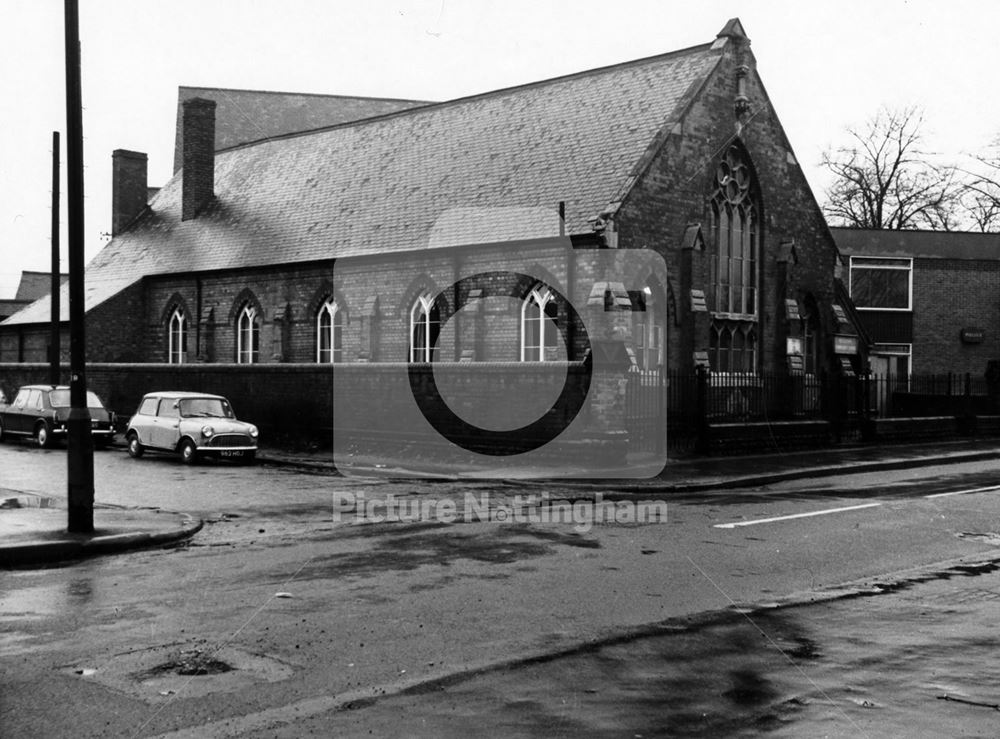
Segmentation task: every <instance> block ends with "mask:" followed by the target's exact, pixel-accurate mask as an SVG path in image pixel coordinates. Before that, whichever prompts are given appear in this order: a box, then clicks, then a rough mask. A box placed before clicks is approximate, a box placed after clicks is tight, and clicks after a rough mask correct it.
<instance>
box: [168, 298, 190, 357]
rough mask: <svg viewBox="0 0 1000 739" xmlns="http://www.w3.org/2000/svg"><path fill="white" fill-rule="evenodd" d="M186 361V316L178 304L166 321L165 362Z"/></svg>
mask: <svg viewBox="0 0 1000 739" xmlns="http://www.w3.org/2000/svg"><path fill="white" fill-rule="evenodd" d="M186 361H187V317H186V316H185V315H184V309H183V308H181V307H180V306H177V307H175V308H174V310H173V312H172V313H171V314H170V320H169V321H168V322H167V362H169V363H170V364H184V362H186Z"/></svg>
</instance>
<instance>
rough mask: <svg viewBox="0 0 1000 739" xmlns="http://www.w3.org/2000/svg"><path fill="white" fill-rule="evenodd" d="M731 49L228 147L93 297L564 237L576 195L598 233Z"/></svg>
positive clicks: (100, 271) (127, 248)
mask: <svg viewBox="0 0 1000 739" xmlns="http://www.w3.org/2000/svg"><path fill="white" fill-rule="evenodd" d="M722 54H723V52H722V50H721V48H720V47H719V45H718V44H715V45H714V46H713V45H710V44H705V45H702V46H696V47H692V48H690V49H685V50H682V51H677V52H673V53H670V54H664V55H661V56H655V57H650V58H647V59H641V60H638V61H635V62H629V63H625V64H619V65H615V66H610V67H604V68H601V69H595V70H592V71H589V72H582V73H578V74H573V75H569V76H565V77H558V78H555V79H550V80H546V81H543V82H536V83H532V84H529V85H524V86H521V87H513V88H508V89H503V90H498V91H495V92H490V93H485V94H481V95H475V96H472V97H468V98H461V99H458V100H454V101H450V102H446V103H438V104H434V105H426V106H423V107H418V108H414V109H410V110H407V111H403V112H399V113H393V114H389V115H385V116H382V117H378V118H369V119H366V120H363V121H357V122H354V123H347V124H343V125H339V126H334V127H331V128H328V129H324V130H319V131H313V132H309V133H307V134H298V135H289V136H285V137H279V138H272V139H270V140H267V141H262V142H259V143H255V144H251V145H246V146H241V147H237V148H234V149H229V150H226V151H224V152H221V153H218V154H217V155H216V161H215V194H216V199H215V201H214V202H213V203H212V204H211V205H210V206H208V207H207V208H206V209H205V210H204V211H203V212H201V213H199V215H198V217H197V218H195V219H193V220H188V221H183V222H182V221H181V217H180V210H181V208H180V205H181V176H180V175H179V174H177V175H175V176H174V177H173V178H172V179H171V180H170V182H168V183H167V184H166V185H165V186H164V187H163V188H162V189H161V190H160V192H159V193H158V194H157V195H156V197H155V198H154V199H153V200H152V202H151V203H150V209H149V212H148V213H147V214H146V215H144V216H142V217H140V218H139V219H137V221H136V222H135V223H134V225H133V226H132V227H131V228H130V229H129V230H127V231H125V232H123V233H121V234H119V235H118V236H116V237H115V238H114V239H113V240H112V241H111V242H110V243H109V244H108V245H107V246H106V247H105V248H104V249H103V250H102V251H101V252H100V253H99V254H98V255H97V256H96V257H95V258H94V259H93V261H92V262H91V263H90V264H89V265H88V268H87V279H86V291H87V298H86V307H87V310H90V309H91V308H93V307H94V306H96V305H98V304H100V303H101V302H103V301H104V300H107V299H108V298H110V297H111V296H113V295H115V294H116V293H118V292H120V291H121V290H123V289H124V288H125V287H127V286H128V285H130V284H132V283H134V282H136V281H138V280H139V279H140V278H141V277H142V276H143V275H151V274H165V273H177V272H189V271H201V270H215V269H229V268H236V267H247V266H266V265H269V264H284V263H294V262H306V261H314V260H322V259H331V258H334V257H337V258H342V257H351V256H361V255H377V254H386V253H397V252H408V251H413V250H420V249H427V248H433V247H443V246H452V245H461V244H471V243H479V242H487V241H506V240H514V239H522V238H535V237H545V236H557V235H559V233H560V229H559V225H560V224H559V219H558V204H559V203H560V201H563V202H565V213H566V215H565V230H566V233H568V234H579V233H588V232H590V231H591V230H592V228H591V220H592V219H593V217H594V216H596V215H598V214H599V213H601V212H605V211H608V210H609V208H611V209H613V204H614V203H616V202H618V201H620V200H621V199H622V197H623V196H624V194H626V193H627V192H628V189H629V188H630V187H631V184H632V183H633V182H634V179H635V177H636V175H638V174H639V172H638V171H637V168H638V167H639V166H641V164H642V163H643V162H644V161H645V155H646V153H647V151H648V150H649V149H650V147H654V146H656V145H658V144H659V142H661V141H662V140H663V137H664V135H665V132H667V131H669V130H670V129H671V128H672V127H673V125H674V124H675V123H676V122H677V121H678V120H680V118H681V117H682V116H683V114H684V112H685V111H686V110H687V108H688V106H689V105H690V103H691V101H692V99H693V97H694V95H695V93H697V92H698V91H699V90H700V89H701V88H702V86H703V85H704V83H705V81H706V80H707V78H708V76H709V75H710V74H711V72H712V71H713V69H715V67H716V65H717V64H718V62H719V60H720V59H721V58H722ZM588 219H590V220H588ZM63 305H64V306H65V305H67V303H65V302H64V303H63ZM48 310H49V309H48V306H47V300H45V301H41V302H39V303H35V304H34V305H32V306H30V307H29V308H27V309H25V310H24V311H21V312H20V313H18V314H17V315H16V316H13V317H12V318H10V319H8V321H7V323H8V324H10V323H37V322H43V321H47V320H48Z"/></svg>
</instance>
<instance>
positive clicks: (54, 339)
mask: <svg viewBox="0 0 1000 739" xmlns="http://www.w3.org/2000/svg"><path fill="white" fill-rule="evenodd" d="M51 268H52V281H51V286H52V287H51V289H50V291H49V305H50V307H51V309H52V310H51V316H52V325H51V330H50V332H49V384H50V385H58V384H59V352H60V350H61V348H60V346H59V344H60V340H59V307H60V306H59V290H60V288H61V287H62V280H61V279H60V277H61V275H60V273H59V132H58V131H53V132H52V267H51Z"/></svg>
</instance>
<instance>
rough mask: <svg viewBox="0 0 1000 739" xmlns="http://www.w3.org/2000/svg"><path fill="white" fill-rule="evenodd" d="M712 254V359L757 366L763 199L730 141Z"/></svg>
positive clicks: (748, 368) (715, 203)
mask: <svg viewBox="0 0 1000 739" xmlns="http://www.w3.org/2000/svg"><path fill="white" fill-rule="evenodd" d="M711 207H712V226H713V235H714V243H713V245H712V247H711V250H710V258H709V269H710V272H711V274H710V276H709V286H708V287H709V290H708V293H709V300H708V303H709V310H710V311H711V313H712V332H711V337H710V341H709V348H710V352H709V361H710V363H711V365H712V369H713V370H716V371H720V372H754V371H756V369H757V323H758V285H759V271H760V265H759V262H760V222H761V221H760V213H759V208H760V204H759V199H758V197H757V190H756V187H755V185H754V178H753V174H752V171H751V168H750V164H749V162H748V161H747V159H746V156H745V154H744V153H743V150H742V149H741V148H740V147H738V146H735V145H734V146H730V147H729V149H728V150H727V151H726V153H725V155H724V156H723V157H722V159H721V160H720V161H719V163H718V166H717V167H716V171H715V190H714V193H713V195H712V206H711Z"/></svg>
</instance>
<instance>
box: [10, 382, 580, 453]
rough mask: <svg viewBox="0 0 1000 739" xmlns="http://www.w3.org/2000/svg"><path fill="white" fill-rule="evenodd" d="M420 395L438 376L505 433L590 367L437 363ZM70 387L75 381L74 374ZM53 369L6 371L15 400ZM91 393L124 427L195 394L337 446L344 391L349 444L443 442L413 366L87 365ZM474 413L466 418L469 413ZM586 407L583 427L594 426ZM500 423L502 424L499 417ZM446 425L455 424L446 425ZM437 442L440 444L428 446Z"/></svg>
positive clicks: (562, 419) (280, 433)
mask: <svg viewBox="0 0 1000 739" xmlns="http://www.w3.org/2000/svg"><path fill="white" fill-rule="evenodd" d="M413 372H414V373H415V383H416V386H417V388H418V389H421V388H422V389H423V391H424V392H426V388H427V386H428V385H429V382H430V379H431V376H432V373H433V376H434V377H435V378H436V379H437V383H438V387H439V388H440V390H441V393H442V395H443V397H444V398H445V400H446V401H447V402H448V404H449V406H450V407H452V408H454V409H455V411H456V412H459V413H462V416H463V417H464V418H466V419H467V420H469V421H472V422H474V421H475V415H474V413H473V414H471V415H467V413H468V412H470V410H474V409H475V407H476V406H477V405H479V406H481V405H482V404H484V403H485V404H488V405H489V407H490V408H491V409H495V410H497V411H500V412H499V413H491V416H493V417H494V418H495V420H499V421H500V422H501V426H500V427H499V428H518V427H520V426H522V425H524V424H525V423H527V422H531V421H533V420H535V418H536V417H537V413H535V412H534V410H533V409H534V408H536V407H537V406H538V403H537V402H534V401H536V400H537V398H538V396H539V395H541V396H543V397H548V396H550V395H551V396H552V397H553V398H555V397H558V395H559V392H560V389H561V388H562V387H563V385H564V383H566V384H567V386H568V389H569V391H570V392H572V393H575V394H576V395H578V396H579V395H581V394H582V393H583V392H584V389H583V388H584V379H585V374H584V367H583V364H582V363H580V362H546V363H544V364H522V363H520V362H496V363H494V362H477V363H475V364H470V363H448V362H442V363H435V364H434V365H418V366H416V367H414V368H413ZM62 375H63V376H62V380H61V381H62V382H63V383H68V382H69V370H68V368H64V370H63V373H62ZM48 378H49V367H48V365H47V364H9V363H7V364H0V389H2V390H3V391H4V393H6V395H7V398H8V399H12V398H13V396H14V394H15V393H16V391H17V388H18V387H20V386H21V385H27V384H34V383H47V382H48ZM87 386H88V388H89V389H91V390H93V391H94V392H96V393H97V394H98V395H99V396H100V397H101V398H102V399H103V400H104V402H105V403H106V404H107V405H108V407H109V408H110V409H111V410H113V411H114V412H115V413H117V414H118V416H119V418H120V419H121V423H122V424H124V423H125V422H126V421H127V419H128V418H129V417H130V416H131V415H132V414H133V413H134V412H135V410H136V408H137V407H138V405H139V401H140V399H141V398H142V396H143V395H145V394H146V393H148V392H151V391H154V390H190V391H194V392H205V393H215V394H219V395H224V396H226V397H227V398H229V400H230V402H231V403H232V404H233V408H234V409H235V411H236V414H237V415H238V416H239V417H240V418H243V419H246V420H249V421H252V422H253V423H255V424H257V425H258V426H259V427H260V429H261V434H262V436H263V438H264V439H265V440H267V441H268V442H271V443H278V444H284V443H287V444H291V445H298V444H301V443H313V444H320V445H322V446H329V445H331V443H332V432H333V429H334V408H335V402H334V392H335V390H336V392H337V403H338V404H340V408H341V410H342V411H343V413H344V417H345V418H349V421H348V422H346V423H344V422H342V423H338V425H337V429H338V433H337V436H338V437H343V438H345V439H347V440H350V439H352V438H357V439H358V440H363V439H366V438H367V439H381V440H385V439H393V438H398V439H399V440H400V441H401V442H404V443H406V442H409V441H418V442H419V441H422V440H421V439H420V438H417V439H414V436H415V432H414V429H418V430H421V431H420V432H419V435H420V436H434V432H433V430H432V429H430V427H429V426H428V424H427V423H426V421H425V420H423V418H422V416H421V414H420V411H419V409H418V408H417V406H416V403H415V401H414V400H413V391H412V390H411V389H410V385H409V380H408V377H407V365H405V364H395V363H394V364H387V363H378V364H376V363H372V364H343V365H333V366H331V365H317V364H257V365H241V364H214V363H213V364H183V365H177V364H100V363H93V364H88V365H87ZM463 411H465V413H463ZM589 412H590V409H589V406H585V407H584V409H583V410H582V411H581V413H580V414H579V416H578V419H577V423H578V425H579V424H585V423H588V422H589V420H590V415H589ZM497 417H499V418H497ZM566 422H567V418H566V416H565V414H564V413H560V412H559V411H558V410H557V409H552V410H550V411H549V412H548V413H547V414H545V422H544V423H543V428H542V430H543V432H544V430H545V429H546V428H554V429H562V428H565V426H566ZM439 423H441V424H442V425H445V426H447V421H446V420H439ZM428 441H430V442H432V443H433V442H434V441H436V440H435V439H428Z"/></svg>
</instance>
